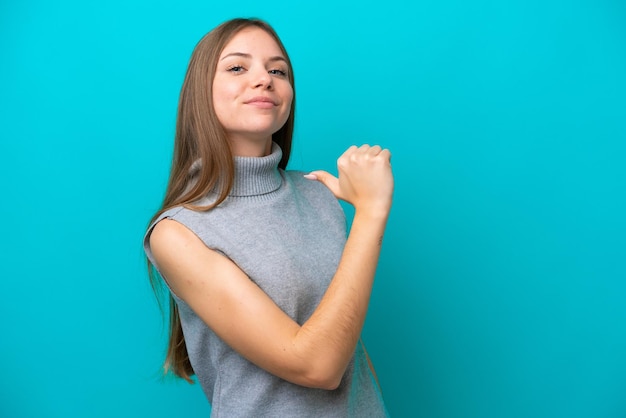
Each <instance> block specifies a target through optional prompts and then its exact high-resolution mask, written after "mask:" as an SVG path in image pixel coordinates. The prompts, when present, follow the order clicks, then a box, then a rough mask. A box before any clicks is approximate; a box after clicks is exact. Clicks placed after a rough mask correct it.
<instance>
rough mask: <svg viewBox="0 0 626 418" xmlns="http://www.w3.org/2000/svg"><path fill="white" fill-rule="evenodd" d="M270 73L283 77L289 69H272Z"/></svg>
mask: <svg viewBox="0 0 626 418" xmlns="http://www.w3.org/2000/svg"><path fill="white" fill-rule="evenodd" d="M269 73H270V74H272V75H279V76H282V77H284V76H286V75H287V71H283V70H278V69H276V70H270V71H269Z"/></svg>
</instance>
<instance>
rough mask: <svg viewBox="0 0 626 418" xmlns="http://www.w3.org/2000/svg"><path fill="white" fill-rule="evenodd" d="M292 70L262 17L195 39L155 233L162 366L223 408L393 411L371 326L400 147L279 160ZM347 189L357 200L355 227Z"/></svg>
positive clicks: (151, 243)
mask: <svg viewBox="0 0 626 418" xmlns="http://www.w3.org/2000/svg"><path fill="white" fill-rule="evenodd" d="M293 80H294V78H293V71H292V68H291V63H290V61H289V57H288V55H287V52H286V51H285V48H284V47H283V45H282V43H281V42H280V40H279V38H278V36H277V35H276V33H275V32H274V31H273V29H272V28H271V27H270V26H269V25H267V24H266V23H265V22H262V21H259V20H255V19H234V20H231V21H228V22H225V23H223V24H222V25H220V26H218V27H217V28H215V29H214V30H213V31H211V32H210V33H209V34H207V35H206V36H205V37H204V38H203V39H202V40H201V41H200V42H199V43H198V45H197V46H196V48H195V50H194V52H193V54H192V57H191V61H190V63H189V68H188V71H187V74H186V77H185V81H184V84H183V87H182V91H181V96H180V102H179V109H178V118H177V126H176V138H175V150H174V160H173V164H172V169H171V173H170V180H169V184H168V188H167V192H166V196H165V199H164V203H163V209H162V210H161V211H160V212H159V213H157V214H156V215H155V217H154V218H153V219H152V222H151V223H150V227H149V229H148V232H147V233H146V237H145V241H144V246H145V250H146V253H147V255H148V258H149V261H150V262H151V263H152V264H153V265H154V266H155V267H156V268H157V270H158V272H159V273H160V275H161V276H162V277H163V278H164V279H165V283H166V285H167V287H168V289H169V291H170V307H171V309H170V327H171V328H170V341H169V348H168V352H167V358H166V362H165V369H166V370H171V371H173V372H174V373H175V374H176V375H178V376H179V377H182V378H185V379H187V380H190V376H191V375H193V374H196V376H197V378H198V380H199V382H200V384H201V385H202V388H203V390H204V392H205V394H206V395H207V398H208V399H209V401H210V402H211V404H212V415H211V416H215V417H218V416H224V417H264V416H268V417H290V416H293V417H307V416H316V417H348V416H354V417H382V416H386V412H385V408H384V404H383V401H382V397H381V394H380V389H379V387H378V385H377V382H376V380H375V378H374V375H373V370H372V369H371V364H368V363H369V359H368V358H367V354H366V353H365V350H364V347H363V345H362V343H361V342H360V333H361V329H362V326H363V321H364V319H365V314H366V310H367V305H368V301H369V295H370V292H371V288H372V282H373V279H374V273H375V269H376V264H377V262H378V257H379V253H380V246H381V242H382V236H383V232H384V229H385V224H386V220H387V216H388V213H389V210H390V207H391V197H392V192H393V177H392V174H391V167H390V162H389V159H390V154H389V151H387V150H383V149H381V148H380V147H378V146H373V147H370V146H367V145H364V146H361V147H358V148H357V147H355V146H353V147H350V148H349V149H348V150H347V151H346V152H345V153H344V154H343V155H342V156H341V157H340V158H339V160H338V171H339V177H338V178H335V177H334V176H332V175H330V174H328V173H326V172H324V171H315V172H312V173H309V174H306V175H303V173H297V172H293V171H284V170H285V167H286V165H287V161H288V159H289V151H290V147H291V136H292V131H293V125H294V105H295V94H294V90H293V86H294V81H293ZM337 198H339V199H343V200H345V201H347V202H349V203H351V204H352V205H354V207H355V216H354V220H353V223H352V228H351V232H350V234H349V236H348V238H347V240H346V234H345V218H344V215H343V212H342V210H341V207H340V206H339V204H338V202H337ZM154 280H156V279H155V278H154V277H153V285H154V284H156V283H155V281H154Z"/></svg>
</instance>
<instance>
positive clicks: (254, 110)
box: [213, 27, 293, 146]
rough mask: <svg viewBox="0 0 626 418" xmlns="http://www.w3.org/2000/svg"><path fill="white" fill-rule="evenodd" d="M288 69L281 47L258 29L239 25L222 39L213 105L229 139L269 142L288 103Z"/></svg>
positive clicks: (283, 118) (286, 112)
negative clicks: (237, 31) (226, 38)
mask: <svg viewBox="0 0 626 418" xmlns="http://www.w3.org/2000/svg"><path fill="white" fill-rule="evenodd" d="M289 71H290V68H289V66H288V64H287V61H286V57H285V56H284V55H283V53H282V51H281V50H280V47H279V46H278V44H277V43H276V41H275V40H274V38H272V36H271V35H269V34H268V33H267V32H265V31H264V30H263V29H260V28H256V27H251V28H246V29H243V30H241V31H240V32H239V33H237V34H236V35H235V36H234V37H233V38H232V39H231V40H230V42H228V43H227V44H226V46H225V47H224V50H223V51H222V53H221V55H220V58H219V60H218V63H217V69H216V73H215V78H214V79H213V106H214V108H215V113H216V114H217V118H218V120H219V121H220V123H221V124H222V126H223V127H224V129H225V130H226V133H227V135H228V138H229V140H230V141H231V143H241V142H242V141H243V142H255V143H264V144H265V145H266V146H271V137H272V134H273V133H275V132H276V131H278V130H279V129H280V128H281V127H282V126H283V125H284V124H285V122H286V121H287V118H288V117H289V112H290V109H291V101H292V99H293V88H292V86H291V83H290V82H289V78H288V74H289Z"/></svg>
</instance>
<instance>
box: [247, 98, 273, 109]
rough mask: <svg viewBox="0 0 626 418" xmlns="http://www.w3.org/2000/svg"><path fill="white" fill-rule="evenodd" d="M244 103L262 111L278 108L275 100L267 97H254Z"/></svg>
mask: <svg viewBox="0 0 626 418" xmlns="http://www.w3.org/2000/svg"><path fill="white" fill-rule="evenodd" d="M244 103H245V104H247V105H251V106H255V107H259V108H262V109H270V108H272V107H274V106H278V104H277V103H276V102H275V101H274V100H272V99H270V98H269V97H266V96H258V97H253V98H251V99H249V100H246V101H245V102H244Z"/></svg>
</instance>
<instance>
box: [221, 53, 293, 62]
mask: <svg viewBox="0 0 626 418" xmlns="http://www.w3.org/2000/svg"><path fill="white" fill-rule="evenodd" d="M228 57H243V58H252V55H250V54H246V53H244V52H231V53H230V54H226V55H224V56H223V57H222V58H220V61H222V60H224V59H226V58H228ZM268 61H284V62H287V60H286V59H285V57H283V56H280V55H276V56H274V57H270V58H269V59H268Z"/></svg>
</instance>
